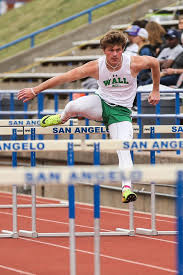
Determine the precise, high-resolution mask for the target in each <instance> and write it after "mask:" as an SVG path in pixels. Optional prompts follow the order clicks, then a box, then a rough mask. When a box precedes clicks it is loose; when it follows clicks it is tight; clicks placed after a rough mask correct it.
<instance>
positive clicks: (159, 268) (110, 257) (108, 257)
mask: <svg viewBox="0 0 183 275" xmlns="http://www.w3.org/2000/svg"><path fill="white" fill-rule="evenodd" d="M20 239H22V240H25V241H30V242H35V243H40V244H44V245H50V246H54V247H58V248H63V249H67V250H69V249H70V247H67V246H62V245H58V244H53V243H49V242H43V241H38V240H33V239H26V238H22V237H21V238H20ZM75 251H76V252H79V253H84V254H89V255H94V253H93V252H90V251H86V250H81V249H76V250H75ZM100 256H101V257H103V258H107V259H110V260H116V261H120V262H125V263H130V264H134V265H140V266H144V267H148V268H151V269H157V270H161V271H167V272H171V273H176V270H174V269H169V268H166V267H161V266H157V265H151V264H145V263H143V262H138V261H132V260H127V259H124V258H118V257H113V256H109V255H106V254H100Z"/></svg>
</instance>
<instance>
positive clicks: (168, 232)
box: [158, 231, 178, 235]
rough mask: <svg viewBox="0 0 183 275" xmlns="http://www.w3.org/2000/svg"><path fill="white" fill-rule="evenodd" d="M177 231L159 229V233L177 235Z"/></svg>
mask: <svg viewBox="0 0 183 275" xmlns="http://www.w3.org/2000/svg"><path fill="white" fill-rule="evenodd" d="M177 233H178V232H177V231H158V235H176V234H177Z"/></svg>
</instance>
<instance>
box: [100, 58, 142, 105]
mask: <svg viewBox="0 0 183 275" xmlns="http://www.w3.org/2000/svg"><path fill="white" fill-rule="evenodd" d="M122 57H123V61H122V66H121V68H120V69H119V70H118V71H114V72H110V71H109V70H108V69H107V67H106V56H105V55H104V56H102V57H101V58H99V59H98V65H99V80H98V81H97V82H98V85H99V88H98V91H97V94H98V95H99V96H100V97H101V98H102V99H103V100H104V101H105V102H106V103H109V105H110V104H115V105H119V106H123V107H127V108H131V107H132V106H133V101H134V98H135V95H136V90H137V79H136V77H133V76H132V75H131V71H130V62H131V56H129V55H126V54H123V55H122Z"/></svg>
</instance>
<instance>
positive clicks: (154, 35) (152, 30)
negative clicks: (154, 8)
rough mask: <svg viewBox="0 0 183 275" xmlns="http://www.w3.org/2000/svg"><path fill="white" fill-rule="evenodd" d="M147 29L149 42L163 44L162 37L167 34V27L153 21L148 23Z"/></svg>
mask: <svg viewBox="0 0 183 275" xmlns="http://www.w3.org/2000/svg"><path fill="white" fill-rule="evenodd" d="M146 30H147V31H148V34H149V42H150V44H151V45H153V46H154V45H156V44H159V43H160V44H161V43H162V42H163V40H162V37H163V36H164V35H165V33H166V31H165V29H164V28H163V27H162V26H161V25H160V24H158V23H157V22H154V21H151V22H148V23H147V25H146Z"/></svg>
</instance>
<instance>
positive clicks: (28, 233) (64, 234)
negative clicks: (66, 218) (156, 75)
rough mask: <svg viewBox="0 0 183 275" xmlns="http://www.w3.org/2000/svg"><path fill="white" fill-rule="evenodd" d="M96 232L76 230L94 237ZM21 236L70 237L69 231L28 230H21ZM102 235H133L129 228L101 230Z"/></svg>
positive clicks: (81, 234) (78, 235) (82, 235)
mask: <svg viewBox="0 0 183 275" xmlns="http://www.w3.org/2000/svg"><path fill="white" fill-rule="evenodd" d="M94 234H95V233H94V232H75V236H76V237H93V236H94ZM19 236H21V237H29V238H38V237H69V236H70V233H69V232H55V233H54V232H52V233H51V232H50V233H49V232H45V233H38V232H32V231H26V230H19ZM100 236H132V235H131V232H129V230H121V231H119V232H116V231H110V232H100Z"/></svg>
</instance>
